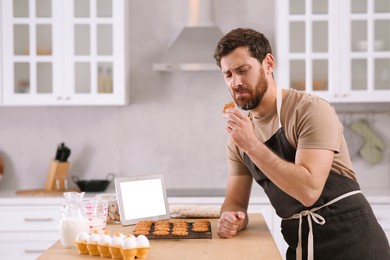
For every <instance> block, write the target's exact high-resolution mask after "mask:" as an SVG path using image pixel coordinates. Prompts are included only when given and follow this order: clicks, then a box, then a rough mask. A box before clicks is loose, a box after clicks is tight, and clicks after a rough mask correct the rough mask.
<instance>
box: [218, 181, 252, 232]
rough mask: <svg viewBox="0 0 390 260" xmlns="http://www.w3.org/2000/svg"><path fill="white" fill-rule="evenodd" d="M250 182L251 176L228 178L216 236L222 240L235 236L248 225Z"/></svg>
mask: <svg viewBox="0 0 390 260" xmlns="http://www.w3.org/2000/svg"><path fill="white" fill-rule="evenodd" d="M252 181H253V178H252V176H251V175H237V176H229V178H228V183H227V189H226V196H225V201H224V202H223V204H222V208H221V217H220V219H219V221H218V226H217V234H218V236H220V237H222V238H229V237H232V236H235V235H236V234H237V232H238V231H240V230H242V229H244V228H245V227H246V225H247V224H248V214H247V210H248V204H249V197H250V193H251V188H252Z"/></svg>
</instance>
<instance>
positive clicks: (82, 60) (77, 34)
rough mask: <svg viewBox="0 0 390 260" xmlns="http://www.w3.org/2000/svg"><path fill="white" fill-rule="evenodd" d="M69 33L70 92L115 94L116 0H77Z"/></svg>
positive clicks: (100, 94)
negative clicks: (70, 37) (70, 42)
mask: <svg viewBox="0 0 390 260" xmlns="http://www.w3.org/2000/svg"><path fill="white" fill-rule="evenodd" d="M72 2H73V7H72V8H71V14H72V17H71V18H70V20H71V21H73V22H72V23H71V25H70V26H71V27H70V28H69V30H70V35H71V36H72V38H73V42H72V44H71V53H72V55H71V56H72V57H73V59H72V60H69V63H68V64H69V65H70V67H69V72H70V74H71V75H72V76H71V78H72V82H69V84H70V85H72V86H74V89H72V90H71V92H72V93H71V94H72V95H74V96H76V98H77V96H79V97H82V96H83V95H84V96H85V95H86V94H88V95H94V96H96V98H99V96H100V97H105V98H106V97H107V96H113V95H114V92H115V91H116V87H117V86H116V85H115V82H116V81H115V80H114V76H115V69H116V68H115V67H114V59H115V58H114V30H115V26H116V25H115V24H114V23H113V19H114V18H113V15H114V14H113V5H114V4H115V3H114V2H115V1H114V0H93V1H92V0H74V1H72Z"/></svg>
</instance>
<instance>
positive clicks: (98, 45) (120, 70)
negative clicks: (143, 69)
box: [0, 0, 127, 106]
mask: <svg viewBox="0 0 390 260" xmlns="http://www.w3.org/2000/svg"><path fill="white" fill-rule="evenodd" d="M125 2H126V1H123V0H3V1H1V3H0V8H1V9H0V11H1V17H2V20H1V28H2V32H1V34H2V41H1V44H0V47H1V51H2V59H1V61H2V64H1V68H2V74H3V78H2V82H1V84H0V86H1V85H2V96H3V99H2V104H3V105H16V106H18V105H22V106H23V105H123V104H126V95H127V93H126V92H127V91H126V84H125V59H126V55H125V54H126V53H125V47H124V44H125V36H124V35H125V29H124V26H125V12H126V8H125Z"/></svg>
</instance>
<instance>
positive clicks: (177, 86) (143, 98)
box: [0, 0, 390, 190]
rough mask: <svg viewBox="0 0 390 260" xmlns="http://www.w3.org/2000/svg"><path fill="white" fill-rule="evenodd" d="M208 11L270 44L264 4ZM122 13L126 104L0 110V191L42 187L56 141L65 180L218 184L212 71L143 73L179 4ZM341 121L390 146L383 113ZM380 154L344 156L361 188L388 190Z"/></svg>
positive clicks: (219, 97) (163, 44) (222, 166)
mask: <svg viewBox="0 0 390 260" xmlns="http://www.w3.org/2000/svg"><path fill="white" fill-rule="evenodd" d="M215 6H216V11H215V18H216V23H217V25H218V26H219V27H220V28H221V30H222V31H223V32H224V33H226V32H228V31H230V30H231V29H233V28H236V27H252V28H254V29H257V30H260V31H262V32H264V33H265V34H266V35H267V36H268V37H269V39H270V41H271V43H272V44H273V45H274V43H275V23H274V15H273V13H274V10H273V9H274V2H273V1H266V0H262V1H258V0H250V1H249V0H248V1H234V0H216V1H215ZM127 11H128V14H129V24H128V25H127V32H128V35H129V37H128V42H127V45H128V49H129V57H128V62H129V66H128V68H127V72H128V73H127V80H128V82H129V92H130V104H129V105H127V106H121V107H1V108H0V154H1V156H3V158H4V159H5V167H6V171H5V175H4V178H3V180H2V181H0V190H3V189H4V190H5V189H38V188H43V185H44V182H45V179H46V176H47V172H48V167H49V162H50V160H51V159H52V158H53V156H54V154H55V150H56V146H57V144H58V143H60V142H62V141H64V142H65V143H66V145H68V146H69V147H70V148H71V149H72V154H71V156H70V163H71V166H70V172H69V175H77V176H79V178H81V179H92V178H95V179H96V178H99V179H102V178H105V177H106V175H107V174H108V173H109V172H113V173H115V174H117V176H126V175H137V174H164V175H165V181H166V185H167V187H168V188H224V187H225V181H226V174H227V165H226V141H227V135H226V134H225V132H224V123H225V120H224V119H223V117H222V114H221V107H222V106H223V104H224V103H225V102H226V101H228V100H230V97H229V94H228V93H227V90H226V88H225V86H224V83H223V80H222V76H221V74H220V73H219V72H174V73H161V72H155V71H153V70H152V66H153V63H154V62H155V61H158V60H159V59H160V58H161V56H162V54H163V53H164V51H165V50H167V48H168V47H169V45H170V44H171V43H172V42H173V40H174V39H175V38H176V36H177V35H178V34H179V33H180V31H181V29H182V28H183V27H184V26H185V25H186V23H187V18H188V17H187V16H188V13H187V1H182V0H165V1H160V2H155V3H153V8H151V6H150V3H149V2H147V1H142V0H132V1H131V2H130V8H129V10H127ZM210 55H212V54H210ZM374 108H375V109H378V107H377V106H374ZM341 109H344V108H341ZM348 109H350V107H348ZM379 109H387V105H386V104H384V105H382V106H381V107H379ZM356 110H359V107H357V108H356ZM342 117H343V118H346V120H354V119H356V118H357V119H359V118H361V117H364V118H366V119H367V120H368V121H369V122H370V125H371V126H372V128H373V129H374V130H375V131H376V132H377V134H378V135H379V136H380V137H381V138H382V139H383V140H384V141H385V143H386V144H387V146H389V145H390V135H389V134H388V133H390V120H389V115H388V114H386V113H372V114H368V113H360V114H359V113H358V114H356V113H353V114H350V113H347V114H342ZM383 155H384V159H383V161H382V162H381V163H380V164H376V165H370V164H368V163H367V162H366V161H364V159H363V158H362V157H360V156H354V160H353V162H354V164H355V168H356V170H357V172H358V177H359V179H360V180H361V183H362V186H363V187H368V188H370V187H377V188H378V187H379V188H390V163H389V159H390V153H389V149H388V148H387V147H386V148H385V150H384V154H383Z"/></svg>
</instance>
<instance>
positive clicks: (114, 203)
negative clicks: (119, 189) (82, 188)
mask: <svg viewBox="0 0 390 260" xmlns="http://www.w3.org/2000/svg"><path fill="white" fill-rule="evenodd" d="M95 198H100V199H104V200H107V201H108V210H107V224H120V223H121V216H120V213H119V208H118V200H117V197H116V193H104V194H98V195H96V196H95Z"/></svg>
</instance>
